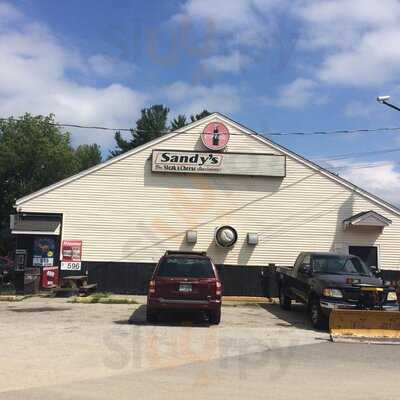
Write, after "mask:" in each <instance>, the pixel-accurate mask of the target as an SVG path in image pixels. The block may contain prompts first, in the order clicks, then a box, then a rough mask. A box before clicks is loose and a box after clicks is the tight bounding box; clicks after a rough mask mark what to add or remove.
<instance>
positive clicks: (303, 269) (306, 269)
mask: <svg viewBox="0 0 400 400" xmlns="http://www.w3.org/2000/svg"><path fill="white" fill-rule="evenodd" d="M299 272H300V273H302V274H303V275H312V268H311V265H310V264H301V265H300V268H299Z"/></svg>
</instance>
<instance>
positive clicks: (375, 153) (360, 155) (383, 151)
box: [309, 147, 400, 161]
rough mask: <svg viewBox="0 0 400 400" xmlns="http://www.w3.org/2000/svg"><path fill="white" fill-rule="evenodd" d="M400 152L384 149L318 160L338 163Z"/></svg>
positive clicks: (395, 149)
mask: <svg viewBox="0 0 400 400" xmlns="http://www.w3.org/2000/svg"><path fill="white" fill-rule="evenodd" d="M398 151H400V147H397V148H394V149H384V150H376V151H365V152H357V153H347V154H336V155H332V156H327V157H318V158H316V160H318V161H336V160H345V159H348V158H354V157H364V156H373V155H378V154H388V153H395V152H398ZM309 158H310V157H309ZM311 158H312V157H311Z"/></svg>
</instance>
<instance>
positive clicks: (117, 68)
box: [88, 54, 135, 79]
mask: <svg viewBox="0 0 400 400" xmlns="http://www.w3.org/2000/svg"><path fill="white" fill-rule="evenodd" d="M88 66H89V68H90V70H92V71H93V72H94V73H95V74H97V75H99V76H102V77H106V78H120V79H121V78H125V77H128V76H130V75H132V74H133V73H134V71H135V66H134V65H133V64H131V63H127V62H124V61H121V60H117V59H115V58H113V57H110V56H106V55H104V54H95V55H93V56H91V57H89V59H88Z"/></svg>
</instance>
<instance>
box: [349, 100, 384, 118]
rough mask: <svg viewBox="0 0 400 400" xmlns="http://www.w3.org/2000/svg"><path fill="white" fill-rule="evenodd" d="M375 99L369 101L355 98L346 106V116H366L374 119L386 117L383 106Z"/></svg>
mask: <svg viewBox="0 0 400 400" xmlns="http://www.w3.org/2000/svg"><path fill="white" fill-rule="evenodd" d="M374 100H375V99H370V100H369V101H360V100H353V101H350V102H349V103H348V104H346V106H345V107H344V113H345V114H346V116H348V117H350V118H360V117H361V118H364V119H373V120H376V119H377V118H379V119H380V120H382V119H384V118H383V117H384V113H382V111H383V110H381V109H380V108H381V107H382V106H381V105H380V104H378V102H376V101H374Z"/></svg>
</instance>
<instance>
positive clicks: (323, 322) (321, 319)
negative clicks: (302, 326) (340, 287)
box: [309, 297, 328, 330]
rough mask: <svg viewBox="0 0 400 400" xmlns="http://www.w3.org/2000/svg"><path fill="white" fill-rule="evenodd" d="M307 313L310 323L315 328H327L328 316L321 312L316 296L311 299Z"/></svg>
mask: <svg viewBox="0 0 400 400" xmlns="http://www.w3.org/2000/svg"><path fill="white" fill-rule="evenodd" d="M309 313H310V319H311V323H312V325H313V327H314V328H315V329H318V330H326V329H327V328H328V318H327V317H326V316H325V315H324V314H323V313H322V310H321V305H320V304H319V300H318V298H316V297H314V298H313V299H311V301H310V305H309Z"/></svg>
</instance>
